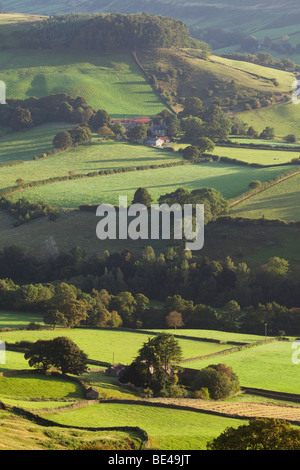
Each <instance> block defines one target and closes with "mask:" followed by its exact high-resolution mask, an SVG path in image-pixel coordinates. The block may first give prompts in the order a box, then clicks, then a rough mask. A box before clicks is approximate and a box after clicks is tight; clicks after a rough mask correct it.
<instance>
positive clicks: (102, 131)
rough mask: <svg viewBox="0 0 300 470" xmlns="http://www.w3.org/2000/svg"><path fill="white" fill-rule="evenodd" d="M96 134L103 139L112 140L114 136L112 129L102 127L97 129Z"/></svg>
mask: <svg viewBox="0 0 300 470" xmlns="http://www.w3.org/2000/svg"><path fill="white" fill-rule="evenodd" d="M97 134H98V135H100V136H101V137H103V139H105V140H106V139H113V138H114V137H115V136H116V135H115V133H114V131H113V130H112V129H110V128H109V127H108V126H102V127H99V129H97Z"/></svg>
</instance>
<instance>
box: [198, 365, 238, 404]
mask: <svg viewBox="0 0 300 470" xmlns="http://www.w3.org/2000/svg"><path fill="white" fill-rule="evenodd" d="M192 388H193V389H194V390H201V389H202V388H206V389H207V390H208V392H209V395H210V397H211V398H212V399H213V400H222V399H224V398H227V397H229V396H231V395H233V394H234V393H236V392H237V391H239V390H240V385H239V381H238V378H237V376H236V375H235V374H234V372H233V371H232V369H231V367H228V366H226V365H225V364H217V365H210V366H208V367H206V368H205V369H202V370H200V371H199V372H198V374H197V375H196V377H195V379H194V382H193V384H192Z"/></svg>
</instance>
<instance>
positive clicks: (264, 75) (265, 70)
mask: <svg viewBox="0 0 300 470" xmlns="http://www.w3.org/2000/svg"><path fill="white" fill-rule="evenodd" d="M209 59H210V62H212V63H213V64H217V65H221V66H222V67H223V70H224V72H223V74H224V76H226V75H227V74H228V75H229V76H231V78H232V77H234V79H235V80H236V78H238V77H239V75H241V76H242V75H243V72H244V76H245V78H244V79H242V78H241V83H243V82H244V84H245V86H246V87H249V88H250V87H255V86H254V85H253V80H255V81H256V86H257V90H258V91H267V90H268V89H269V90H271V91H274V85H273V84H272V83H268V81H269V80H271V79H273V78H275V79H276V80H277V82H278V87H276V91H279V92H288V91H290V86H291V83H293V80H294V76H293V74H292V73H289V72H285V71H283V70H278V69H273V68H270V67H263V66H261V65H257V64H252V63H250V62H243V61H240V60H239V61H236V60H231V59H226V58H224V57H220V56H217V55H212V56H210V58H209ZM220 70H221V71H222V68H221V69H220ZM226 71H227V73H226ZM246 74H249V75H248V76H247V75H246ZM220 78H222V73H221V74H220Z"/></svg>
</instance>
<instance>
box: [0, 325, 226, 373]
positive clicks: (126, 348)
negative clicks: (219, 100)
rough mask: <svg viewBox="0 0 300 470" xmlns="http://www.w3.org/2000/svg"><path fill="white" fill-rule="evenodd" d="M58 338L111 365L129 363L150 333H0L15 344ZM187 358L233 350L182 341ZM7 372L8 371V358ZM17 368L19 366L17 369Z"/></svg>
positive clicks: (83, 330)
mask: <svg viewBox="0 0 300 470" xmlns="http://www.w3.org/2000/svg"><path fill="white" fill-rule="evenodd" d="M57 336H67V337H68V338H71V339H72V340H73V341H74V342H75V343H76V344H78V346H79V347H80V348H81V349H82V350H83V351H84V352H85V353H86V354H87V355H88V357H89V359H94V360H98V361H103V362H108V363H118V362H122V363H123V364H129V363H131V362H132V360H133V359H134V358H135V357H136V356H137V353H138V350H139V348H140V347H141V346H142V345H143V343H144V342H145V341H147V339H148V337H149V334H146V333H144V334H143V333H135V332H134V333H131V332H126V331H117V330H88V329H71V330H70V329H56V330H54V331H53V330H46V331H43V330H42V331H10V332H6V333H2V334H1V340H2V341H6V342H8V343H11V342H12V343H15V342H17V341H21V340H28V341H33V342H35V341H37V340H38V339H52V338H55V337H57ZM179 342H180V345H181V347H182V354H183V357H184V358H194V357H198V356H203V355H206V354H210V353H214V352H217V351H224V350H225V349H228V348H230V345H227V344H225V345H224V344H223V345H222V344H218V343H210V342H205V341H194V340H190V339H188V338H187V339H180V340H179ZM15 360H16V358H15V357H14V356H13V361H15ZM6 362H7V363H6V365H5V369H6V370H7V369H8V368H9V358H8V359H7V361H6ZM17 368H18V367H17Z"/></svg>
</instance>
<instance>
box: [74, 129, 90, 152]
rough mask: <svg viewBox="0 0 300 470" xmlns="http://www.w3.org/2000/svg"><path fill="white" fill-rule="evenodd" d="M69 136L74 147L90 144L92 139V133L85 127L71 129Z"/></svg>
mask: <svg viewBox="0 0 300 470" xmlns="http://www.w3.org/2000/svg"><path fill="white" fill-rule="evenodd" d="M69 134H70V136H71V139H72V145H73V146H74V147H76V146H77V145H82V144H85V143H87V142H90V141H91V138H92V132H91V130H90V128H89V127H87V126H77V127H75V128H74V129H71V130H70V131H69Z"/></svg>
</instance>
